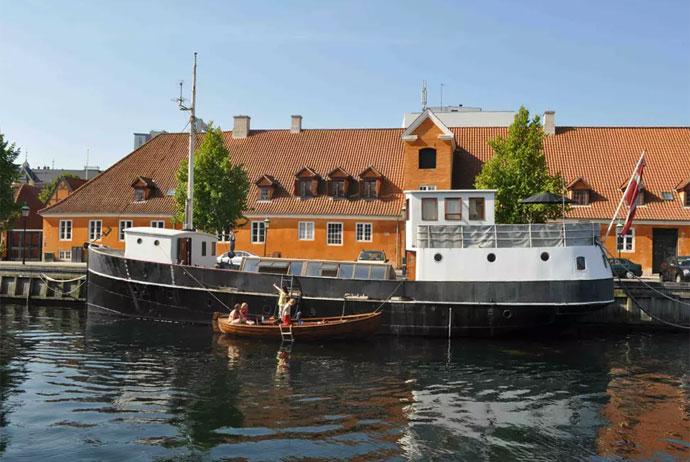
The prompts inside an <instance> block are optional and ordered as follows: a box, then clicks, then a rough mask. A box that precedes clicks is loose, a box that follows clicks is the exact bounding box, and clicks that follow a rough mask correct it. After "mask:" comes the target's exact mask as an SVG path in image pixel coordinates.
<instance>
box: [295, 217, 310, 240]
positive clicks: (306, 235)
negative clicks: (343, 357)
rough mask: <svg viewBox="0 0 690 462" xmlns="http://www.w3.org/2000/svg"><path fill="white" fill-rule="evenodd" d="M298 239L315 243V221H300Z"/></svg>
mask: <svg viewBox="0 0 690 462" xmlns="http://www.w3.org/2000/svg"><path fill="white" fill-rule="evenodd" d="M297 239H299V240H300V241H313V240H314V222H313V221H300V222H299V223H298V224H297Z"/></svg>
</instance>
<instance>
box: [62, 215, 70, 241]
mask: <svg viewBox="0 0 690 462" xmlns="http://www.w3.org/2000/svg"><path fill="white" fill-rule="evenodd" d="M60 240H61V241H71V240H72V220H60Z"/></svg>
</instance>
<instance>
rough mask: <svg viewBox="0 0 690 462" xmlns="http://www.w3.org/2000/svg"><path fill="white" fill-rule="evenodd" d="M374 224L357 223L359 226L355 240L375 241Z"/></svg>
mask: <svg viewBox="0 0 690 462" xmlns="http://www.w3.org/2000/svg"><path fill="white" fill-rule="evenodd" d="M372 228H373V225H372V224H371V223H357V228H356V232H355V240H357V241H358V242H371V241H373V232H372Z"/></svg>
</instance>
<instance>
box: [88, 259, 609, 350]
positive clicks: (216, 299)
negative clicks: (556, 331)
mask: <svg viewBox="0 0 690 462" xmlns="http://www.w3.org/2000/svg"><path fill="white" fill-rule="evenodd" d="M288 280H289V277H283V278H282V279H281V276H280V275H276V274H264V273H243V272H240V271H233V270H223V269H211V268H199V267H186V266H180V265H169V264H161V263H152V262H145V261H140V260H132V259H125V258H124V257H123V256H121V255H118V254H117V253H116V252H114V251H108V250H104V249H89V274H88V306H89V309H90V310H98V311H104V312H109V313H113V314H119V315H124V316H131V317H138V318H147V319H158V320H165V321H179V322H190V323H203V324H210V322H211V318H212V315H213V313H214V312H216V311H221V312H222V311H227V309H228V307H232V306H233V305H234V304H235V303H239V302H245V301H246V302H247V303H248V304H249V307H250V314H252V315H256V316H271V315H275V314H276V301H277V294H276V291H275V289H274V288H273V284H281V283H283V284H284V283H285V282H286V281H288ZM293 283H294V285H295V286H296V287H299V289H300V293H301V301H300V311H301V312H302V316H304V317H315V316H338V315H341V314H357V313H368V312H372V311H375V310H377V309H381V310H383V311H384V316H383V321H382V323H381V333H387V334H398V335H416V336H436V337H448V336H450V337H455V336H497V335H504V334H509V333H514V332H520V331H524V330H540V329H543V328H544V327H547V326H556V325H567V324H568V321H569V320H570V319H571V318H573V317H574V316H577V315H580V314H584V313H588V312H591V311H594V310H597V309H599V308H601V307H603V306H605V305H607V304H608V303H610V302H611V301H612V300H613V281H612V279H603V280H595V281H591V280H590V281H546V282H545V281H541V282H493V283H489V282H425V281H397V280H376V281H372V280H348V279H333V278H318V277H299V278H297V277H295V278H294V281H293ZM346 294H347V295H346Z"/></svg>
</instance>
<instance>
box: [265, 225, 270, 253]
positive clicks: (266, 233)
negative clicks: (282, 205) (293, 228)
mask: <svg viewBox="0 0 690 462" xmlns="http://www.w3.org/2000/svg"><path fill="white" fill-rule="evenodd" d="M270 224H271V220H270V218H268V217H266V219H265V220H264V257H265V256H266V242H267V241H268V226H269V225H270Z"/></svg>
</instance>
